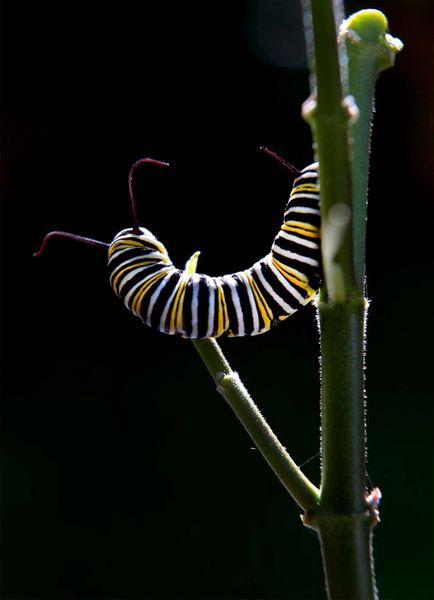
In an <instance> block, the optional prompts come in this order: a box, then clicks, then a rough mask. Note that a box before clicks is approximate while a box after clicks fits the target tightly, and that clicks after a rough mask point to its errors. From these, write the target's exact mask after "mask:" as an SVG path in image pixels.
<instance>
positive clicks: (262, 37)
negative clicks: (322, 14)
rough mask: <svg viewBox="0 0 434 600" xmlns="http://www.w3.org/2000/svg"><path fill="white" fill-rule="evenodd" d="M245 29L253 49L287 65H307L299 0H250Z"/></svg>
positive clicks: (268, 58) (267, 57)
mask: <svg viewBox="0 0 434 600" xmlns="http://www.w3.org/2000/svg"><path fill="white" fill-rule="evenodd" d="M247 13H248V15H247V17H246V21H245V24H244V32H245V37H246V40H247V43H248V45H249V47H250V48H251V50H252V52H253V53H254V54H255V55H256V56H257V57H258V58H260V59H261V60H263V61H264V62H267V63H270V64H272V65H275V66H277V67H284V68H286V69H304V68H306V66H307V59H306V48H305V42H304V32H303V21H302V15H301V9H300V3H299V0H248V1H247Z"/></svg>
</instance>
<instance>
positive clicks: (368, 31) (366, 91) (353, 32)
mask: <svg viewBox="0 0 434 600" xmlns="http://www.w3.org/2000/svg"><path fill="white" fill-rule="evenodd" d="M387 27H388V23H387V19H386V17H385V16H384V15H383V14H382V13H381V12H380V11H378V10H363V11H360V12H357V13H355V14H353V15H351V16H350V17H349V18H348V19H346V20H345V21H344V22H343V23H342V25H341V28H340V37H341V39H342V40H344V42H345V47H346V51H347V55H348V91H349V93H350V94H351V96H352V97H353V98H354V100H355V102H356V105H357V107H358V110H359V116H358V118H357V119H356V121H355V123H354V124H353V128H352V138H353V142H352V180H353V255H354V274H355V280H356V285H357V288H358V289H363V288H364V281H365V240H366V213H367V211H366V209H367V202H366V198H367V193H368V174H369V154H370V146H371V131H372V117H373V113H374V101H375V83H376V80H377V77H378V75H379V73H380V72H381V71H384V70H385V69H388V68H389V67H392V66H393V64H394V62H395V57H396V54H397V52H399V51H400V50H401V49H402V47H403V45H402V42H401V41H400V40H398V39H397V38H393V37H392V36H391V35H389V34H386V31H387Z"/></svg>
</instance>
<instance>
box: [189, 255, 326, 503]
mask: <svg viewBox="0 0 434 600" xmlns="http://www.w3.org/2000/svg"><path fill="white" fill-rule="evenodd" d="M198 258H199V252H195V253H194V254H193V256H192V257H191V258H190V259H189V260H188V261H187V264H186V266H185V268H186V270H187V271H189V272H190V273H193V272H196V268H197V261H198ZM192 342H193V345H194V347H195V348H196V350H197V351H198V353H199V355H200V357H201V358H202V360H203V362H204V363H205V365H206V367H207V368H208V371H209V372H210V374H211V376H212V378H213V379H214V381H215V383H216V385H217V391H218V392H220V394H221V395H222V396H223V398H224V399H225V400H226V402H227V403H228V404H229V406H230V407H231V408H232V410H233V411H234V413H235V414H236V416H237V417H238V419H239V420H240V422H241V424H242V425H243V427H244V428H245V430H246V431H247V433H248V434H249V435H250V437H251V438H252V440H253V441H254V443H255V444H256V446H257V448H258V450H259V451H260V452H261V454H262V456H263V457H264V458H265V460H266V461H267V462H268V464H269V465H270V467H271V468H272V469H273V471H274V472H275V474H276V475H277V477H278V478H279V479H280V481H281V482H282V484H283V485H284V486H285V488H286V489H287V490H288V492H289V493H290V494H291V496H292V497H293V498H294V500H295V501H296V502H297V504H299V505H300V506H301V508H303V509H304V510H306V511H311V510H314V509H315V508H316V506H317V504H318V498H319V490H318V488H316V487H315V486H314V485H313V483H312V482H311V481H310V480H309V479H308V478H307V477H306V476H305V475H304V473H303V472H302V470H301V469H300V468H299V467H298V466H297V465H296V463H295V462H294V461H293V460H292V458H291V457H290V455H289V454H288V452H287V451H286V449H285V448H284V447H283V446H282V444H281V443H280V442H279V440H278V439H277V437H276V436H275V434H274V433H273V431H272V430H271V428H270V426H269V425H268V423H267V422H266V420H265V419H264V417H263V416H262V415H261V413H260V411H259V409H258V407H257V406H256V404H255V403H254V402H253V400H252V398H251V396H250V394H249V393H248V391H247V390H246V388H245V386H244V384H243V382H242V381H241V379H240V378H239V376H238V373H236V372H235V371H233V370H232V369H231V367H230V365H229V363H228V361H227V360H226V357H225V356H224V354H223V352H222V350H221V348H220V346H219V345H218V343H217V342H216V340H215V339H213V338H210V339H203V340H201V339H199V340H194V339H193V340H192Z"/></svg>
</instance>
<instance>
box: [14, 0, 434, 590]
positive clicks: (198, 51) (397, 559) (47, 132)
mask: <svg viewBox="0 0 434 600" xmlns="http://www.w3.org/2000/svg"><path fill="white" fill-rule="evenodd" d="M364 7H366V5H364V4H362V3H358V2H348V3H347V12H348V14H349V13H350V12H351V11H353V10H357V9H360V8H364ZM371 7H373V8H380V9H382V10H384V11H385V12H386V14H387V16H388V18H389V22H390V27H391V31H392V33H393V34H394V35H396V36H398V37H400V38H401V39H402V40H403V41H404V43H405V45H406V47H405V50H404V51H403V52H402V54H401V55H400V56H399V57H398V59H397V63H396V67H395V68H394V69H392V70H390V71H388V72H386V73H384V74H383V75H382V76H381V78H380V81H379V83H378V88H377V89H378V94H377V112H376V117H375V127H374V138H373V153H372V169H371V183H370V200H369V226H368V251H367V260H368V262H367V273H368V293H369V298H370V299H371V301H372V303H371V308H370V314H369V330H368V359H367V366H368V370H367V394H368V435H369V475H370V478H371V480H372V483H373V485H379V486H380V487H381V489H382V491H383V495H384V498H383V502H382V523H381V524H380V526H379V527H378V528H377V529H376V532H375V556H376V565H377V575H378V585H379V589H380V592H381V596H382V598H384V599H388V598H390V599H391V598H393V599H395V598H396V599H398V598H399V599H401V598H402V599H404V598H410V597H411V598H415V599H425V598H429V597H431V594H432V589H433V581H432V572H431V573H430V570H432V535H433V532H432V521H433V520H432V505H433V500H434V499H433V486H432V482H433V478H432V472H433V460H432V458H433V444H432V437H433V436H432V431H433V410H432V398H431V397H430V395H429V387H430V384H431V383H432V376H431V371H432V351H431V349H432V335H433V327H432V315H431V312H432V309H431V302H432V293H433V285H432V237H433V234H432V222H433V191H434V179H433V140H434V127H433V114H434V113H433V110H432V107H433V102H434V89H433V88H434V84H433V67H434V65H433V55H434V52H433V42H432V39H433V36H434V29H433V25H434V19H433V16H434V11H433V3H432V2H404V1H402V2H374V3H372V4H371ZM2 23H3V36H2V41H3V53H2V56H3V71H2V72H3V98H2V112H3V117H2V155H3V168H2V210H3V218H2V245H3V251H2V259H3V285H2V300H3V302H2V307H3V317H4V319H3V336H2V337H3V341H4V346H3V350H4V352H3V388H4V389H3V391H4V393H3V396H2V398H3V418H2V440H3V490H2V500H3V509H2V525H3V545H4V547H3V569H2V579H3V596H4V597H5V598H41V599H43V598H90V599H91V598H120V599H126V598H143V599H145V598H146V599H147V598H225V599H229V598H270V599H280V598H303V599H308V598H311V599H312V598H323V597H324V591H323V579H322V573H321V564H320V557H319V548H318V543H317V540H316V539H315V536H314V535H313V534H310V533H309V532H308V531H307V530H304V529H303V527H302V526H301V524H300V520H299V516H298V511H297V509H296V507H295V505H294V504H293V503H292V501H291V500H290V499H289V498H288V496H287V494H286V492H285V491H284V489H283V488H282V486H281V485H280V484H279V482H278V481H277V480H275V477H274V475H273V474H272V473H271V472H270V470H269V469H268V468H267V466H266V465H265V463H264V461H263V459H262V458H261V457H260V455H259V453H258V452H257V451H256V450H254V449H253V448H252V443H251V442H250V440H249V439H248V437H247V435H246V434H245V433H244V431H243V430H242V428H241V426H240V425H239V423H238V422H237V421H236V419H235V417H234V416H233V415H232V414H231V412H230V410H229V408H228V407H227V406H225V404H224V402H223V400H222V399H221V397H220V396H218V395H217V393H216V392H215V389H214V386H213V384H212V382H211V380H210V378H209V376H208V374H207V372H206V370H205V368H204V367H203V366H202V364H201V363H200V359H199V357H198V356H197V354H196V353H195V350H194V348H193V346H192V345H191V344H190V343H189V342H188V341H185V340H181V339H174V338H170V337H168V336H164V335H162V334H159V333H158V332H154V331H152V330H150V329H147V328H145V327H144V326H143V325H142V324H141V323H140V322H139V321H138V320H137V319H135V318H134V317H133V316H132V315H131V314H129V313H128V312H127V311H126V310H124V308H123V307H122V306H121V304H120V303H119V301H118V300H117V298H116V297H115V296H114V294H112V292H111V291H110V288H109V285H108V281H107V276H106V266H105V263H106V257H105V253H104V251H101V250H99V249H97V248H91V247H87V246H83V245H81V244H76V243H74V242H71V241H68V240H54V241H52V242H51V243H50V244H49V246H47V249H46V252H45V254H44V255H43V257H42V258H41V259H39V260H37V259H33V258H32V252H33V251H34V250H35V249H36V248H37V247H38V245H39V243H40V241H41V239H42V236H43V235H44V234H45V233H46V232H47V231H49V230H51V229H62V230H66V231H71V232H74V233H78V234H82V235H87V236H89V237H94V238H96V239H100V240H104V241H107V242H108V241H110V240H111V238H112V237H113V236H114V234H115V233H116V232H117V231H119V230H120V229H122V228H124V227H127V226H129V225H130V222H131V221H130V211H129V201H128V189H127V172H128V168H129V166H130V165H131V164H132V162H133V161H134V160H135V159H137V158H139V157H142V156H152V157H154V158H158V159H161V160H167V161H169V162H170V163H171V168H170V169H159V168H158V167H151V166H145V167H143V168H142V170H140V171H138V172H137V174H136V178H135V195H136V199H137V203H138V207H139V213H140V221H141V223H142V224H143V225H144V226H146V227H148V228H150V229H151V231H153V232H154V233H155V234H156V235H157V236H158V237H159V238H160V239H161V240H162V241H163V242H164V243H165V245H166V246H167V247H168V250H169V252H170V255H171V258H172V259H173V260H174V262H175V264H177V265H179V266H182V265H183V264H184V262H185V260H186V259H187V258H188V257H189V256H190V255H191V254H192V253H193V252H194V251H195V250H197V249H200V250H201V251H202V255H201V258H200V263H199V267H200V270H202V271H204V272H207V273H209V274H211V275H217V274H222V273H223V272H232V271H236V270H238V269H243V268H246V267H247V266H248V265H250V264H252V263H253V262H254V261H255V260H257V259H258V258H259V257H261V256H263V255H264V254H265V253H266V252H268V249H269V247H270V244H271V241H272V239H273V237H274V235H275V232H276V231H277V228H278V227H279V225H280V221H281V215H282V209H283V207H284V205H285V202H286V197H287V195H288V190H289V188H290V185H291V180H290V177H288V173H287V172H286V171H285V170H284V169H283V168H281V167H280V166H279V165H277V164H276V163H274V162H273V161H272V160H271V159H270V158H268V157H266V156H264V155H262V154H261V153H259V152H258V150H257V148H258V146H259V145H261V144H265V145H269V146H270V147H272V148H274V149H275V150H276V151H278V152H280V153H281V154H282V155H284V156H285V157H287V158H288V160H290V161H291V162H293V163H294V164H296V165H297V166H299V167H303V166H304V165H305V164H307V163H308V162H310V161H311V159H312V150H311V136H310V130H309V128H308V126H307V125H306V124H305V123H304V122H303V120H302V119H301V117H300V105H301V103H302V102H303V101H304V100H305V99H306V97H307V96H308V93H309V89H308V74H307V71H306V70H305V69H304V68H303V52H304V50H303V38H302V32H301V20H300V15H299V10H298V5H297V4H296V3H294V4H291V3H290V2H289V3H288V2H283V1H282V2H278V1H274V0H268V1H267V2H260V1H259V0H250V1H246V2H241V1H240V2H238V1H234V0H232V1H226V2H224V1H223V2H218V3H217V2H211V3H194V2H193V3H170V2H169V3H167V2H153V3H151V2H134V1H130V0H128V1H124V2H122V3H112V4H111V3H102V2H101V3H100V2H82V1H80V0H78V1H76V2H74V3H72V2H64V3H54V2H50V1H48V2H40V3H36V2H34V3H30V2H14V1H13V0H5V1H4V3H3V19H2ZM317 338H318V336H317V331H316V323H315V312H314V309H313V307H308V308H306V309H305V310H303V311H300V312H299V313H297V314H296V315H295V316H294V317H292V318H291V319H289V320H287V321H286V322H285V323H284V324H283V325H282V326H281V327H279V328H277V329H275V330H273V331H272V332H271V333H270V334H268V335H264V336H259V337H257V338H250V339H237V340H224V341H223V342H222V347H223V350H224V351H225V353H226V354H227V356H228V358H229V360H230V361H231V363H232V366H233V367H234V368H235V369H236V370H238V371H239V372H240V374H241V376H242V378H243V380H244V382H245V383H246V385H247V387H248V389H249V391H250V392H251V393H252V395H253V397H254V398H255V400H256V401H257V403H258V404H259V406H260V408H261V410H262V411H263V413H264V414H265V416H266V417H267V419H268V420H269V422H270V425H271V426H272V427H273V428H274V430H275V431H276V433H277V434H278V435H279V437H280V438H281V440H282V442H283V443H284V444H285V445H286V446H287V447H288V449H289V451H290V452H291V454H292V455H293V457H294V459H295V460H296V461H297V462H298V463H303V462H304V461H306V460H308V459H309V458H311V457H312V456H314V455H315V454H316V453H317V452H318V445H319V400H318V398H319V380H318V339H317ZM305 471H306V473H307V474H308V475H309V476H310V477H312V478H313V480H314V481H315V483H318V481H319V464H318V458H315V459H314V460H312V461H311V462H309V463H308V464H307V465H306V466H305Z"/></svg>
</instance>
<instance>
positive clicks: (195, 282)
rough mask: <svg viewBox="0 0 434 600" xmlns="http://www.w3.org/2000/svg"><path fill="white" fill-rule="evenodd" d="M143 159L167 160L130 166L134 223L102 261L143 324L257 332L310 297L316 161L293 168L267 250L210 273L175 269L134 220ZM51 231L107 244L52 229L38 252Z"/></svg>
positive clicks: (314, 280) (316, 250)
mask: <svg viewBox="0 0 434 600" xmlns="http://www.w3.org/2000/svg"><path fill="white" fill-rule="evenodd" d="M265 151H267V150H265ZM267 152H268V154H271V155H272V156H274V157H276V158H278V159H280V157H277V156H276V155H275V154H274V153H272V152H271V151H267ZM280 161H281V162H283V163H284V164H285V166H287V167H288V168H292V169H293V170H295V171H297V170H296V169H295V168H293V167H292V166H291V165H289V163H286V161H284V160H283V159H280ZM145 162H150V163H153V164H159V165H161V166H167V163H162V162H161V161H156V160H154V159H141V160H139V161H137V162H136V163H134V165H133V166H132V167H131V169H130V173H129V190H130V200H131V207H132V213H133V227H132V228H131V227H130V228H129V229H124V230H122V231H120V232H119V233H118V234H117V235H116V236H115V238H114V239H113V241H112V242H111V243H110V244H109V245H108V268H109V274H110V284H111V286H112V288H113V290H114V292H115V293H116V295H117V296H118V297H119V298H120V299H121V300H122V301H123V303H124V304H125V306H126V307H127V308H128V309H129V310H130V311H131V312H132V313H133V314H135V315H136V316H137V317H139V318H140V319H141V320H142V321H143V322H144V323H146V325H148V326H150V327H153V328H155V329H158V330H159V331H161V332H163V333H167V334H170V335H181V336H183V337H185V338H190V339H195V338H207V337H219V336H222V335H228V336H233V337H240V336H251V335H258V334H261V333H264V332H266V331H268V330H269V329H270V328H271V327H273V326H274V325H275V324H277V323H279V322H281V321H282V320H284V319H286V318H287V317H289V316H290V315H291V314H293V313H294V312H295V311H296V310H297V309H298V308H299V307H300V306H304V305H305V304H307V303H308V302H310V301H311V300H312V299H313V297H314V296H315V294H316V292H317V290H318V288H319V284H320V272H321V266H320V265H321V258H320V209H319V178H318V163H313V164H311V165H309V166H307V167H305V168H304V169H303V170H302V171H297V173H298V176H297V178H296V179H295V181H294V184H293V188H292V191H291V194H290V197H289V200H288V203H287V205H286V208H285V212H284V219H283V224H282V226H281V228H280V230H279V232H278V233H277V235H276V237H275V238H274V241H273V244H272V246H271V250H270V252H269V253H268V254H267V255H266V256H265V257H264V258H262V259H261V260H259V261H257V262H256V263H255V264H254V265H253V266H252V267H250V268H248V269H246V270H244V271H238V272H236V273H231V274H229V275H223V276H219V277H210V276H209V275H205V274H202V273H195V272H192V270H193V269H189V270H182V269H177V268H176V267H175V266H174V265H173V263H172V261H171V260H170V258H169V255H168V252H167V250H166V248H165V246H164V245H163V244H162V243H161V242H160V241H158V240H157V238H156V237H155V236H154V234H152V233H151V232H150V231H149V230H148V229H145V228H143V227H140V226H139V225H138V221H137V216H136V209H135V201H134V196H133V192H132V174H133V171H134V170H135V168H136V167H137V166H138V165H140V164H143V163H145ZM54 235H58V236H63V237H70V238H73V239H76V240H79V241H83V242H86V243H90V244H94V245H103V246H107V244H105V243H104V242H98V241H97V240H90V239H89V238H82V237H81V236H76V235H75V234H69V233H65V232H51V233H50V234H47V236H45V238H44V240H43V243H42V245H41V248H40V249H39V251H38V252H37V253H35V254H36V255H38V256H39V255H40V254H41V252H42V250H43V249H44V247H45V243H46V241H47V239H48V238H49V237H51V236H54Z"/></svg>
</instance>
